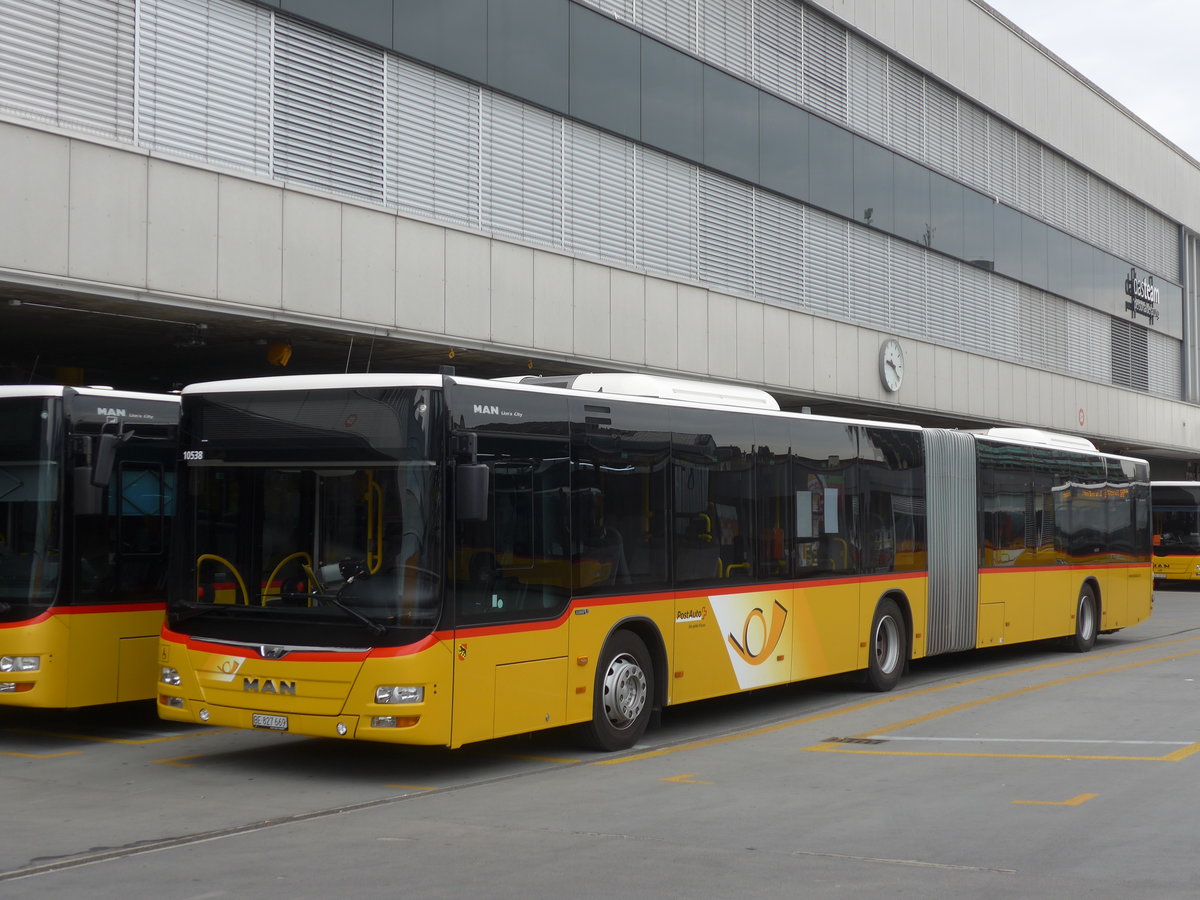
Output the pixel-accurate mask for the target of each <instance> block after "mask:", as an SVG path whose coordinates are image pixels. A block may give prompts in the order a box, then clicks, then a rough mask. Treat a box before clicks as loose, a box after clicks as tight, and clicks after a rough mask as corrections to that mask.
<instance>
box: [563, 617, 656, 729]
mask: <svg viewBox="0 0 1200 900" xmlns="http://www.w3.org/2000/svg"><path fill="white" fill-rule="evenodd" d="M653 709H654V666H653V665H652V664H651V662H650V653H649V651H647V650H646V645H645V643H644V642H643V641H642V639H641V638H639V637H638V636H637V635H636V634H634V633H633V632H631V631H618V632H616V633H615V634H613V636H612V637H610V638H609V639H608V643H606V644H605V645H604V651H603V652H602V653H601V654H600V664H599V665H598V666H597V667H596V680H595V683H594V684H593V691H592V720H591V721H590V722H585V723H584V724H583V725H580V726H579V729H578V731H577V736H578V738H579V741H580V743H582V744H583V745H584V746H585V747H587V748H588V749H590V750H603V751H608V752H611V751H613V750H626V749H628V748H630V747H632V746H633V745H634V744H636V743H637V742H638V740H639V739H640V738H641V736H642V735H643V734H645V733H646V726H647V725H648V724H649V722H650V714H651V713H652V712H653Z"/></svg>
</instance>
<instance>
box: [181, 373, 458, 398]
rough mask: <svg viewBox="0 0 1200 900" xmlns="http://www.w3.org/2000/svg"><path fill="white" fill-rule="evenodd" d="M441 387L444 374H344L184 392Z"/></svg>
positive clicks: (192, 387)
mask: <svg viewBox="0 0 1200 900" xmlns="http://www.w3.org/2000/svg"><path fill="white" fill-rule="evenodd" d="M441 385H442V376H441V375H410V374H404V373H401V374H396V373H394V372H378V373H369V372H368V373H357V374H356V373H350V374H345V375H266V376H263V377H262V378H234V379H230V380H229V381H201V382H197V383H196V384H189V385H188V386H187V387H185V388H184V389H183V393H184V394H243V393H246V392H255V391H316V390H321V389H324V388H358V387H384V388H386V387H441Z"/></svg>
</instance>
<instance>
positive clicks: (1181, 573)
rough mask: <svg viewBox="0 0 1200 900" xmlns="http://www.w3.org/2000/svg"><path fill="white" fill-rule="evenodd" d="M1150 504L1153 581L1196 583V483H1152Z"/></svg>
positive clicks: (1199, 514)
mask: <svg viewBox="0 0 1200 900" xmlns="http://www.w3.org/2000/svg"><path fill="white" fill-rule="evenodd" d="M1150 502H1151V506H1152V508H1153V515H1154V580H1155V582H1156V583H1157V584H1160V585H1161V584H1187V583H1189V582H1200V482H1198V481H1155V482H1152V483H1151V485H1150Z"/></svg>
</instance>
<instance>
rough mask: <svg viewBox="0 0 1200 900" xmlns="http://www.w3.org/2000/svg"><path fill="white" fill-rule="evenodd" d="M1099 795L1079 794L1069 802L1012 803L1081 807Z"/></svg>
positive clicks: (1029, 801) (1033, 801) (1020, 801)
mask: <svg viewBox="0 0 1200 900" xmlns="http://www.w3.org/2000/svg"><path fill="white" fill-rule="evenodd" d="M1099 796H1100V795H1099V794H1080V795H1079V796H1077V797H1072V798H1071V799H1070V800H1014V801H1013V803H1017V804H1024V805H1026V806H1083V804H1085V803H1087V802H1088V801H1089V800H1095V799H1096V798H1097V797H1099Z"/></svg>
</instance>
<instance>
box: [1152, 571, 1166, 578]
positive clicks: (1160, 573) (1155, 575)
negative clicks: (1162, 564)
mask: <svg viewBox="0 0 1200 900" xmlns="http://www.w3.org/2000/svg"><path fill="white" fill-rule="evenodd" d="M1154 577H1155V578H1166V577H1167V576H1166V575H1164V574H1163V573H1162V572H1155V573H1154Z"/></svg>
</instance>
